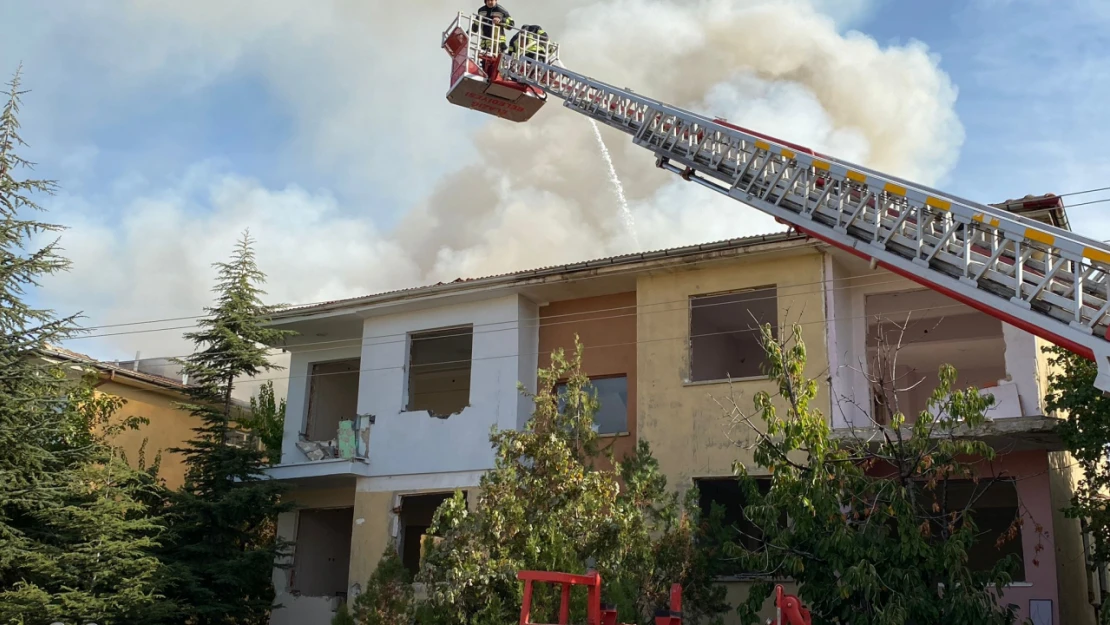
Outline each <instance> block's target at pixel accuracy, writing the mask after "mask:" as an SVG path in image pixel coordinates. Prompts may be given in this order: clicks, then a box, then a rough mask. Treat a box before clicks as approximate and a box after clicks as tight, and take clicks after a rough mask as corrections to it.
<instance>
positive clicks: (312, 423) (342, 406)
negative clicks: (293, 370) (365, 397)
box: [305, 358, 361, 441]
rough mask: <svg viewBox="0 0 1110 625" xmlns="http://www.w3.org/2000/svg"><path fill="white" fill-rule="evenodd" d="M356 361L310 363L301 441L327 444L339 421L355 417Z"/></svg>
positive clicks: (334, 434) (356, 400) (356, 359)
mask: <svg viewBox="0 0 1110 625" xmlns="http://www.w3.org/2000/svg"><path fill="white" fill-rule="evenodd" d="M360 362H361V361H360V360H359V359H358V358H351V359H348V360H336V361H331V362H317V363H313V364H312V370H311V372H310V375H311V377H310V378H309V379H310V382H309V390H308V418H307V419H306V421H305V438H306V439H307V440H310V441H330V440H333V439H336V438H337V437H338V436H339V422H340V421H350V420H354V418H355V415H357V414H358V370H359V364H360Z"/></svg>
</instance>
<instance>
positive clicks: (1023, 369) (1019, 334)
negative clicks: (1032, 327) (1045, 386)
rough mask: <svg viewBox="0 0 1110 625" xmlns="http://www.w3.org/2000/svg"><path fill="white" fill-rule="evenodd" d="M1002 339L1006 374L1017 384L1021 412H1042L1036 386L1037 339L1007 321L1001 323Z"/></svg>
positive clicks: (1025, 413) (1037, 378)
mask: <svg viewBox="0 0 1110 625" xmlns="http://www.w3.org/2000/svg"><path fill="white" fill-rule="evenodd" d="M1002 339H1003V340H1004V341H1005V342H1006V374H1007V376H1008V377H1009V379H1010V381H1012V382H1013V383H1015V384H1017V387H1018V397H1019V399H1020V400H1021V412H1022V414H1023V415H1025V416H1037V415H1043V414H1044V407H1043V406H1042V405H1041V399H1042V398H1041V396H1040V392H1039V389H1038V388H1037V380H1039V379H1040V375H1039V373H1040V372H1039V371H1038V370H1037V368H1038V366H1039V363H1040V359H1039V358H1037V339H1036V337H1035V336H1033V335H1032V334H1030V333H1028V332H1026V331H1025V330H1021V329H1019V328H1016V327H1014V326H1012V325H1010V324H1008V323H1003V324H1002Z"/></svg>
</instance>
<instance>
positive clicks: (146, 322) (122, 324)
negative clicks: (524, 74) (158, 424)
mask: <svg viewBox="0 0 1110 625" xmlns="http://www.w3.org/2000/svg"><path fill="white" fill-rule="evenodd" d="M1099 191H1110V187H1098V188H1093V189H1085V190H1082V191H1070V192H1068V193H1057V194H1054V195H1055V196H1056V197H1070V196H1074V195H1085V194H1088V193H1097V192H1099ZM1100 202H1110V198H1104V199H1099V200H1092V201H1090V202H1082V203H1079V204H1072V205H1070V206H1065V208H1072V207H1075V206H1085V205H1087V204H1097V203H1100ZM1022 203H1024V200H1014V201H1012V202H1005V203H1002V204H995V205H994V206H1019V205H1021V204H1022ZM771 253H774V252H773V251H764V252H753V253H751V254H748V255H747V256H746V258H750V257H752V256H756V255H765V254H771ZM729 260H731V259H729ZM585 279H591V278H585ZM417 288H420V287H417ZM340 301H343V300H322V301H319V302H308V303H304V304H294V305H290V306H288V307H286V308H285V310H292V309H296V308H308V307H312V306H319V305H322V304H328V303H333V302H340ZM206 316H207V315H192V316H184V317H166V318H163V319H145V320H139V321H127V322H119V323H109V324H100V325H96V326H89V327H88V328H84V329H85V330H102V329H106V328H120V327H127V326H135V325H149V324H152V323H168V322H171V321H189V320H192V319H204V318H205V317H206ZM192 327H196V326H180V327H174V328H160V329H159V330H156V331H165V330H180V329H186V328H192ZM136 333H138V332H136ZM119 335H120V334H119V333H116V334H102V335H96V336H119Z"/></svg>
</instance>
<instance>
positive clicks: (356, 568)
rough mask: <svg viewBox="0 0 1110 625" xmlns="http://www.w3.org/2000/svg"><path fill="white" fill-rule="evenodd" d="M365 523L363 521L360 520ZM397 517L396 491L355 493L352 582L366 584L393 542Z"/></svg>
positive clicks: (362, 585)
mask: <svg viewBox="0 0 1110 625" xmlns="http://www.w3.org/2000/svg"><path fill="white" fill-rule="evenodd" d="M360 519H361V520H362V523H359V520H360ZM392 519H393V493H392V492H391V491H382V492H376V493H355V526H354V528H353V529H352V530H351V572H350V583H352V584H355V583H357V584H359V586H361V587H362V588H365V587H366V580H367V579H369V578H370V574H371V573H373V572H374V569H375V568H376V567H377V566H378V561H379V560H381V557H382V554H383V553H385V549H386V547H388V546H389V543H390V539H391V538H392V536H391V528H390V524H391V522H392Z"/></svg>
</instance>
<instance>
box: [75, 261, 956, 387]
mask: <svg viewBox="0 0 1110 625" xmlns="http://www.w3.org/2000/svg"><path fill="white" fill-rule="evenodd" d="M874 277H875V276H873V275H871V276H849V277H847V278H836V279H835V280H851V279H861V278H874ZM830 281H832V280H821V281H815V282H808V283H799V284H795V285H788V286H786V287H783V288H784V289H787V288H792V287H802V286H813V285H816V284H823V283H825V282H830ZM901 282H904V280H902V279H901V278H894V279H889V280H873V281H871V282H868V283H867V284H866V285H864V286H880V285H885V284H895V283H901ZM854 288H858V287H857V285H850V286H840V287H832V288H830V289H810V290H804V291H799V292H796V293H791V294H789V295H781V294H779V293H776V294H775V295H770V296H765V297H751V298H746V299H745V300H744V301H743V302H735V301H725V302H719V303H706V304H699V305H698V306H697V308H699V309H703V308H711V307H716V306H747V305H750V304H751V303H753V302H760V301H768V300H781V299H783V298H784V297H789V298H793V297H800V296H806V295H817V294H823V293H826V292H828V291H835V290H847V289H854ZM750 290H751V291H753V292H758V291H759V290H760V288H758V287H756V288H753V289H750ZM733 293H735V292H729V293H725V294H724V295H730V294H733ZM715 295H717V294H707V295H706V297H713V296H715ZM665 304H682V306H679V307H672V308H666V309H661V310H642V308H644V307H646V306H662V305H665ZM961 305H962V304H961ZM689 306H690V300H689V298H686V299H677V300H664V301H661V302H653V303H651V304H648V305H641V304H633V305H628V306H617V307H612V308H601V309H594V310H587V311H577V312H570V313H562V314H556V315H546V316H542V317H537V318H535V323H527V322H525V323H521V322H520V321H494V322H485V323H477V324H467V326H468V327H471V328H480V327H490V326H499V327H497V328H496V329H492V330H480V331H473V330H471V331H460V332H458V333H456V334H442V333H437V334H436V335H435V336H428V337H420V336H410V334H411V333H410V332H396V333H391V334H379V335H372V336H364V337H360V338H348V339H330V340H326V341H310V342H306V343H299V344H296V345H290V346H288V349H295V350H296V351H297V352H298V353H305V352H316V351H327V350H330V349H336V348H339V347H348V348H352V347H356V346H371V347H376V346H381V345H390V344H396V343H406V342H410V341H411V342H417V341H428V340H440V339H444V338H451V337H458V336H472V335H477V334H491V333H497V332H509V331H518V330H522V329H524V330H526V329H532V328H549V327H552V326H560V325H566V324H585V323H590V322H597V321H608V320H613V319H621V318H627V317H636V316H639V315H649V314H663V313H674V312H682V311H686V310H689ZM630 310H631V311H632V312H625V313H623V314H615V315H607V316H596V315H598V313H607V312H617V311H630ZM586 315H593V316H590V317H586V318H582V317H585V316H586ZM566 317H578V319H568V320H564V321H550V320H552V319H561V318H566ZM460 325H461V324H460ZM460 325H455V326H454V327H456V328H458V327H460ZM450 329H451V326H448V327H447V328H446V330H447V331H449V330H450ZM377 339H396V340H389V341H377ZM319 345H329V346H330V347H323V348H317V349H302V348H305V347H310V346H319ZM274 349H277V348H274ZM208 353H212V352H208ZM189 355H190V354H183V355H180V356H163V358H186V357H188V356H189ZM94 362H96V363H98V364H109V365H110V364H113V362H114V361H102V360H97V361H94ZM156 366H162V367H172V366H173V365H156Z"/></svg>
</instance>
